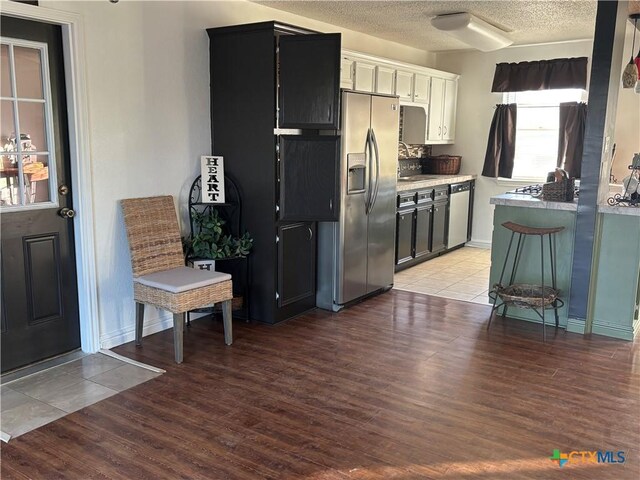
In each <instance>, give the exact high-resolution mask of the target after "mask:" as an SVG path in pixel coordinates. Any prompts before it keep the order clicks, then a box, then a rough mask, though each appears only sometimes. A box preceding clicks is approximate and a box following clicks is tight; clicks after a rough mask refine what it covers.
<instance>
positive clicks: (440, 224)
mask: <svg viewBox="0 0 640 480" xmlns="http://www.w3.org/2000/svg"><path fill="white" fill-rule="evenodd" d="M432 225H433V227H432V236H431V251H432V252H434V253H435V252H439V251H440V250H444V249H445V246H446V244H447V204H446V203H441V204H436V205H434V206H433V224H432Z"/></svg>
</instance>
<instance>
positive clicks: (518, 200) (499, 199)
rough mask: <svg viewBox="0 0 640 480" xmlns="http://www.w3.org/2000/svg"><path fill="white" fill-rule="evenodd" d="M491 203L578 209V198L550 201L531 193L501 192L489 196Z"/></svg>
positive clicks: (548, 208)
mask: <svg viewBox="0 0 640 480" xmlns="http://www.w3.org/2000/svg"><path fill="white" fill-rule="evenodd" d="M489 203H491V204H492V205H505V206H509V207H525V208H544V209H546V210H568V211H574V212H575V211H577V210H578V199H577V198H576V199H575V200H574V201H573V202H550V201H546V200H542V199H541V198H536V197H532V196H531V195H522V194H518V193H503V194H501V195H495V196H493V197H491V200H490V201H489Z"/></svg>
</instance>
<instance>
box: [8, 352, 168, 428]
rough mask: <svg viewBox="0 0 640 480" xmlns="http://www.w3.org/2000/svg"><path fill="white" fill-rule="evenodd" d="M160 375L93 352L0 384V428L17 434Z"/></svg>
mask: <svg viewBox="0 0 640 480" xmlns="http://www.w3.org/2000/svg"><path fill="white" fill-rule="evenodd" d="M158 375H160V374H159V373H156V372H153V371H151V370H148V369H146V368H143V367H138V366H136V365H132V364H130V363H126V362H123V361H122V360H118V359H116V358H112V357H109V356H107V355H103V354H101V353H96V354H94V355H88V356H86V357H83V358H80V359H78V360H74V361H72V362H69V363H65V364H63V365H59V366H57V367H53V368H50V369H48V370H44V371H42V372H39V373H35V374H33V375H29V376H27V377H24V378H21V379H19V380H13V381H11V382H8V383H5V384H3V385H2V386H1V387H0V395H1V399H0V401H1V409H2V417H1V425H0V427H1V430H2V432H4V433H6V434H9V435H11V437H17V436H19V435H22V434H23V433H26V432H29V431H31V430H34V429H36V428H38V427H41V426H43V425H46V424H47V423H50V422H53V421H54V420H57V419H58V418H61V417H64V416H65V415H67V414H69V413H71V412H75V411H76V410H80V409H81V408H84V407H87V406H89V405H92V404H94V403H96V402H99V401H100V400H104V399H105V398H107V397H110V396H112V395H115V394H116V393H118V392H122V391H123V390H126V389H128V388H131V387H133V386H135V385H138V384H140V383H143V382H146V381H147V380H151V379H152V378H154V377H157V376H158Z"/></svg>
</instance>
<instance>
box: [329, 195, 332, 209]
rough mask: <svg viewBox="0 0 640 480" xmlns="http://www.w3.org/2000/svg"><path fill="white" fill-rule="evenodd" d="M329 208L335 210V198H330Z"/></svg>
mask: <svg viewBox="0 0 640 480" xmlns="http://www.w3.org/2000/svg"><path fill="white" fill-rule="evenodd" d="M329 210H331V211H333V198H330V199H329Z"/></svg>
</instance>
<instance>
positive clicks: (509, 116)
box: [482, 103, 518, 178]
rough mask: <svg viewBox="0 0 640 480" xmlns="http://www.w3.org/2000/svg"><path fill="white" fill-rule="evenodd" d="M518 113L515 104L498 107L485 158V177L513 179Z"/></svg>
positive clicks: (492, 122) (483, 173)
mask: <svg viewBox="0 0 640 480" xmlns="http://www.w3.org/2000/svg"><path fill="white" fill-rule="evenodd" d="M517 113H518V107H517V105H516V104H515V103H509V104H502V105H496V111H495V112H494V114H493V120H492V121H491V128H490V129H489V140H488V142H487V153H486V154H485V157H484V168H483V169H482V175H483V176H484V177H493V178H497V177H504V178H511V175H512V174H513V157H514V155H515V153H516V117H517Z"/></svg>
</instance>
